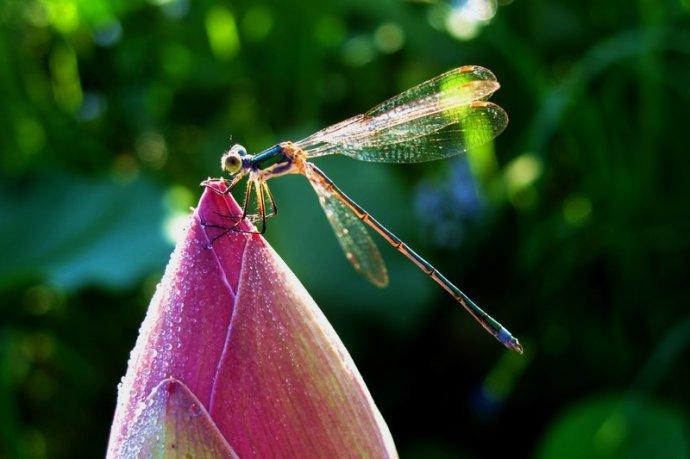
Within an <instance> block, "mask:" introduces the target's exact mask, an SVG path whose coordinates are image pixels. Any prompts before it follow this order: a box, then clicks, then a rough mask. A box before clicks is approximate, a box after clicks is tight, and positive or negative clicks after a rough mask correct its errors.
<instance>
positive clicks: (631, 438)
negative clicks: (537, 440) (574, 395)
mask: <svg viewBox="0 0 690 459" xmlns="http://www.w3.org/2000/svg"><path fill="white" fill-rule="evenodd" d="M687 434H688V426H687V423H686V420H685V419H684V418H683V417H682V416H681V415H680V414H679V413H677V412H675V411H674V410H672V409H669V408H666V407H663V406H660V405H658V404H655V403H653V402H651V401H649V400H646V399H644V398H642V397H635V396H630V397H627V398H623V399H620V398H617V397H606V398H599V399H594V400H589V401H585V402H583V403H581V404H579V405H577V406H575V407H573V408H571V409H569V410H568V411H567V412H566V413H565V414H564V415H563V416H562V417H561V418H560V419H559V420H557V421H556V422H555V423H554V424H553V425H552V426H551V429H550V430H549V432H548V433H547V434H546V436H545V437H544V439H543V440H542V444H541V447H540V448H539V453H538V454H537V457H538V458H540V459H551V458H558V459H568V458H573V459H575V458H578V459H579V458H583V457H586V458H590V459H606V458H619V457H624V458H627V459H636V458H639V459H646V458H652V457H653V458H656V459H664V458H669V459H671V458H673V459H675V458H678V459H682V458H687V457H688V453H689V452H690V450H689V449H688V441H687V438H688V435H687Z"/></svg>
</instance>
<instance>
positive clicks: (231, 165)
mask: <svg viewBox="0 0 690 459" xmlns="http://www.w3.org/2000/svg"><path fill="white" fill-rule="evenodd" d="M221 167H222V168H223V170H224V171H225V172H227V173H228V174H236V173H238V172H239V171H240V169H242V159H240V155H238V154H237V153H236V152H234V151H229V152H227V153H226V154H224V155H223V158H222V160H221Z"/></svg>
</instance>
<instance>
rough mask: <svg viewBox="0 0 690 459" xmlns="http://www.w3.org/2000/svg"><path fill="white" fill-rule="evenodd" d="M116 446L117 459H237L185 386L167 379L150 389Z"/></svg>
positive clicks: (199, 403)
mask: <svg viewBox="0 0 690 459" xmlns="http://www.w3.org/2000/svg"><path fill="white" fill-rule="evenodd" d="M130 432H131V434H130V435H129V436H127V437H126V438H125V440H124V441H123V442H121V443H119V444H118V445H117V446H118V448H117V451H115V452H114V453H113V455H114V456H118V457H142V458H143V457H166V458H175V457H179V458H190V457H194V458H202V457H209V458H210V457H219V458H221V457H222V458H236V457H237V455H236V454H235V452H234V451H233V450H232V448H230V445H228V443H227V441H225V438H223V435H222V434H221V433H220V431H218V429H217V428H216V426H215V425H214V424H213V421H212V420H211V417H210V416H209V415H208V412H207V411H206V409H205V408H204V407H203V406H202V405H201V402H199V399H197V398H196V397H195V396H194V394H192V393H191V392H190V391H189V389H188V388H187V386H185V385H184V384H183V383H181V382H179V381H177V380H176V379H173V378H169V379H166V380H164V381H163V382H161V383H160V384H159V385H158V386H156V387H155V388H154V389H153V392H152V393H151V394H150V395H149V397H148V398H147V399H146V401H145V402H141V409H140V411H139V414H138V416H136V417H135V419H134V420H133V422H132V424H131V426H130Z"/></svg>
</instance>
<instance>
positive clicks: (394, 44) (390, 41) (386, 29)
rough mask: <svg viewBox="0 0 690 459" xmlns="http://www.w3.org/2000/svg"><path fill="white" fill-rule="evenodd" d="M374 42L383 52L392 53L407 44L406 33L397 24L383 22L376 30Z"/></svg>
mask: <svg viewBox="0 0 690 459" xmlns="http://www.w3.org/2000/svg"><path fill="white" fill-rule="evenodd" d="M374 44H375V45H376V48H377V49H378V50H379V51H381V52H382V53H385V54H392V53H394V52H396V51H399V50H400V49H401V48H402V47H403V45H404V44H405V33H404V32H403V29H402V28H401V27H400V26H399V25H397V24H392V23H387V24H382V25H380V26H379V27H378V28H377V29H376V31H375V32H374Z"/></svg>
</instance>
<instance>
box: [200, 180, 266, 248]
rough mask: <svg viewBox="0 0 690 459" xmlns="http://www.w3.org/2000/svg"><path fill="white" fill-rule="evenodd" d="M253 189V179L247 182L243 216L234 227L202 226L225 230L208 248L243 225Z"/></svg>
mask: <svg viewBox="0 0 690 459" xmlns="http://www.w3.org/2000/svg"><path fill="white" fill-rule="evenodd" d="M253 187H254V181H253V180H251V179H249V181H248V182H247V189H246V191H245V193H244V204H243V206H242V216H241V217H239V218H238V219H237V220H238V221H237V223H235V224H234V225H232V226H230V227H226V226H221V225H214V224H208V223H202V225H203V226H204V227H205V228H215V229H222V230H223V231H222V232H221V233H219V234H217V235H216V236H214V237H213V238H212V239H211V241H210V242H209V243H208V247H211V246H212V245H213V243H214V242H216V241H217V240H218V239H220V238H221V237H223V236H225V235H226V234H228V233H229V232H230V231H233V230H235V228H237V226H238V225H239V224H240V223H242V220H244V217H245V216H246V215H247V208H248V206H249V199H250V197H251V193H252V188H253ZM224 217H228V216H227V215H225V216H224ZM235 231H237V232H243V231H239V230H235Z"/></svg>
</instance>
